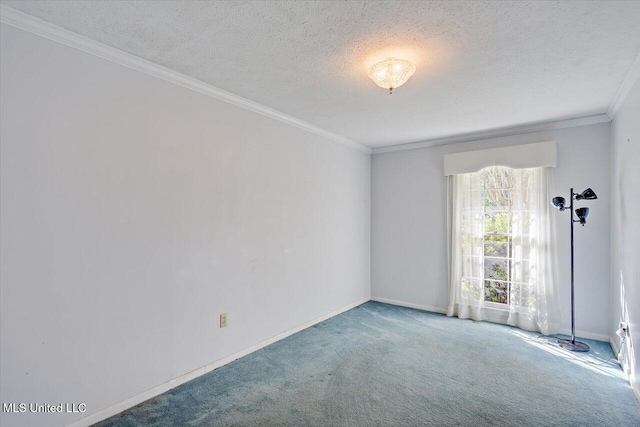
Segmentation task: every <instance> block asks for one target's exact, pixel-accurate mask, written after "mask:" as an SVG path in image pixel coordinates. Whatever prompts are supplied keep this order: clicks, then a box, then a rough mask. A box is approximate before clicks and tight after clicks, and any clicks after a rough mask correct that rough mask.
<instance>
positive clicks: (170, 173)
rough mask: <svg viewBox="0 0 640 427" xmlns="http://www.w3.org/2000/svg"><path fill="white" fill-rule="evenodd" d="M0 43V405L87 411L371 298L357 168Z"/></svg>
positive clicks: (353, 155) (214, 110)
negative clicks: (68, 406)
mask: <svg viewBox="0 0 640 427" xmlns="http://www.w3.org/2000/svg"><path fill="white" fill-rule="evenodd" d="M1 31H2V33H1V43H2V45H1V52H2V58H1V59H2V60H1V67H2V68H1V93H2V100H1V109H2V115H1V116H2V122H1V128H2V134H1V162H2V163H1V173H2V175H1V194H2V200H1V209H2V210H1V219H2V220H1V233H2V239H1V245H2V246H1V249H2V252H1V270H2V273H1V274H2V276H1V284H2V286H1V316H2V318H1V340H2V341H1V344H2V345H1V359H0V361H1V373H0V376H1V388H0V394H1V398H0V400H1V401H2V402H7V403H8V402H16V403H19V402H27V403H29V402H40V403H43V402H46V403H60V402H75V403H79V402H84V403H86V404H87V407H88V412H87V413H93V412H96V411H98V410H100V409H102V408H105V407H108V406H110V405H113V404H116V403H117V402H120V401H122V400H124V399H126V398H129V397H131V396H134V395H136V394H138V393H141V392H143V391H145V390H147V389H149V388H151V387H154V386H157V385H158V384H161V383H163V382H166V381H168V380H170V379H172V378H174V377H177V376H179V375H181V374H184V373H186V372H188V371H191V370H193V369H195V368H198V367H201V366H203V365H205V364H207V363H210V362H212V361H214V360H217V359H220V358H222V357H224V356H226V355H229V354H231V353H234V352H236V351H239V350H242V349H244V348H246V347H248V346H251V345H253V344H256V343H258V342H260V341H262V340H265V339H267V338H270V337H272V336H274V335H276V334H278V333H281V332H283V331H286V330H288V329H290V328H293V327H295V326H298V325H300V324H302V323H304V322H307V321H310V320H312V319H315V318H317V317H319V316H322V315H325V314H327V313H329V312H331V311H333V310H337V309H340V308H342V307H345V306H347V305H349V304H353V303H356V302H358V301H361V300H363V299H367V298H368V297H369V293H370V284H369V271H370V269H369V261H370V256H369V255H370V254H369V231H370V224H369V217H370V200H369V199H370V156H369V155H368V154H365V153H362V152H359V151H356V150H354V149H352V148H348V147H345V146H343V145H339V144H337V143H334V142H332V141H329V140H327V139H325V138H323V137H321V136H318V135H315V134H311V133H308V132H306V131H303V130H301V129H298V128H295V127H292V126H289V125H286V124H283V123H281V122H278V121H275V120H272V119H270V118H267V117H264V116H261V115H258V114H254V113H252V112H249V111H247V110H243V109H241V108H237V107H234V106H231V105H229V104H225V103H223V102H220V101H217V100H215V99H212V98H209V97H207V96H204V95H201V94H198V93H195V92H191V91H189V90H187V89H184V88H181V87H179V86H176V85H173V84H171V83H167V82H165V81H162V80H159V79H156V78H153V77H150V76H148V75H145V74H142V73H139V72H137V71H134V70H131V69H129V68H126V67H123V66H120V65H117V64H114V63H111V62H108V61H106V60H102V59H100V58H97V57H94V56H91V55H88V54H86V53H82V52H80V51H76V50H74V49H71V48H68V47H65V46H62V45H60V44H57V43H55V42H52V41H49V40H46V39H43V38H40V37H38V36H35V35H32V34H29V33H26V32H23V31H21V30H17V29H15V28H13V27H10V26H7V25H2V28H1ZM223 312H226V313H228V314H229V327H227V328H226V329H220V328H219V327H218V316H219V314H220V313H223ZM77 418H79V416H78V415H74V414H67V415H64V414H63V415H57V414H54V415H52V414H48V415H11V414H2V420H1V423H2V425H12V426H17V425H25V426H33V425H63V424H66V423H69V422H71V421H73V420H74V419H77Z"/></svg>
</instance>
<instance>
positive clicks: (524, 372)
mask: <svg viewBox="0 0 640 427" xmlns="http://www.w3.org/2000/svg"><path fill="white" fill-rule="evenodd" d="M584 341H586V342H587V343H588V344H589V345H591V346H592V350H591V352H589V353H582V354H577V353H568V352H565V351H563V350H560V349H559V348H558V347H557V346H556V345H555V340H554V339H552V338H546V337H541V336H539V335H538V334H534V333H529V332H524V331H521V330H519V329H516V328H511V327H508V326H503V325H497V324H492V323H488V322H473V321H470V320H460V319H457V318H448V317H445V316H442V315H439V314H433V313H428V312H424V311H419V310H413V309H409V308H402V307H396V306H391V305H387V304H380V303H375V302H368V303H366V304H363V305H361V306H359V307H357V308H354V309H353V310H350V311H348V312H345V313H343V314H341V315H339V316H336V317H333V318H331V319H329V320H327V321H324V322H322V323H319V324H318V325H315V326H313V327H311V328H308V329H306V330H304V331H302V332H299V333H297V334H295V335H292V336H291V337H289V338H286V339H284V340H282V341H279V342H277V343H275V344H273V345H270V346H268V347H266V348H264V349H262V350H259V351H257V352H255V353H252V354H250V355H248V356H245V357H243V358H241V359H238V360H236V361H234V362H232V363H230V364H228V365H226V366H224V367H222V368H219V369H217V370H215V371H213V372H210V373H208V374H206V375H204V376H202V377H200V378H197V379H195V380H193V381H190V382H188V383H186V384H183V385H181V386H179V387H177V388H175V389H173V390H170V391H168V392H166V393H164V394H162V395H160V396H158V397H156V398H153V399H151V400H148V401H146V402H144V403H142V404H140V405H138V406H136V407H134V408H131V409H129V410H127V411H125V412H122V413H120V414H118V415H116V416H114V417H112V418H110V419H108V420H106V421H103V422H102V423H100V424H99V425H100V426H101V427H107V426H109V427H115V426H118V427H125V426H158V427H160V426H172V427H173V426H281V425H285V426H640V405H639V404H638V402H637V401H636V399H635V397H634V395H633V392H632V390H631V389H630V387H629V385H628V383H627V382H626V381H625V379H624V377H623V374H622V372H621V371H620V368H619V367H618V365H617V363H616V362H615V359H612V358H613V353H612V351H611V348H610V347H609V344H607V343H603V342H599V341H590V340H584Z"/></svg>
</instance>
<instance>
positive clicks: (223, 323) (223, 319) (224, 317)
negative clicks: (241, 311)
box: [220, 313, 227, 328]
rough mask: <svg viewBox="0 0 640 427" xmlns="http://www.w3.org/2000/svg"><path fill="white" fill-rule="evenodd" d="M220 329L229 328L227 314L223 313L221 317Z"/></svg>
mask: <svg viewBox="0 0 640 427" xmlns="http://www.w3.org/2000/svg"><path fill="white" fill-rule="evenodd" d="M220 327H221V328H226V327H227V313H222V314H221V315H220Z"/></svg>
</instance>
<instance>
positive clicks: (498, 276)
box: [484, 257, 509, 281]
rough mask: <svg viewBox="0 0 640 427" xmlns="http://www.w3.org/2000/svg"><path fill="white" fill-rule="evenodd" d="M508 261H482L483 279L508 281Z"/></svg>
mask: <svg viewBox="0 0 640 427" xmlns="http://www.w3.org/2000/svg"><path fill="white" fill-rule="evenodd" d="M508 262H509V261H507V260H506V259H496V258H488V257H485V259H484V278H485V279H493V280H504V281H507V280H509V264H508Z"/></svg>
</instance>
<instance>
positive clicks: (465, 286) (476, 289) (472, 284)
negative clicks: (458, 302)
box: [461, 277, 482, 301]
mask: <svg viewBox="0 0 640 427" xmlns="http://www.w3.org/2000/svg"><path fill="white" fill-rule="evenodd" d="M481 295H482V281H481V280H478V279H471V278H467V277H464V278H462V293H461V296H462V298H463V299H467V298H468V299H472V300H476V301H477V300H479V299H480V296H481Z"/></svg>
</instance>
